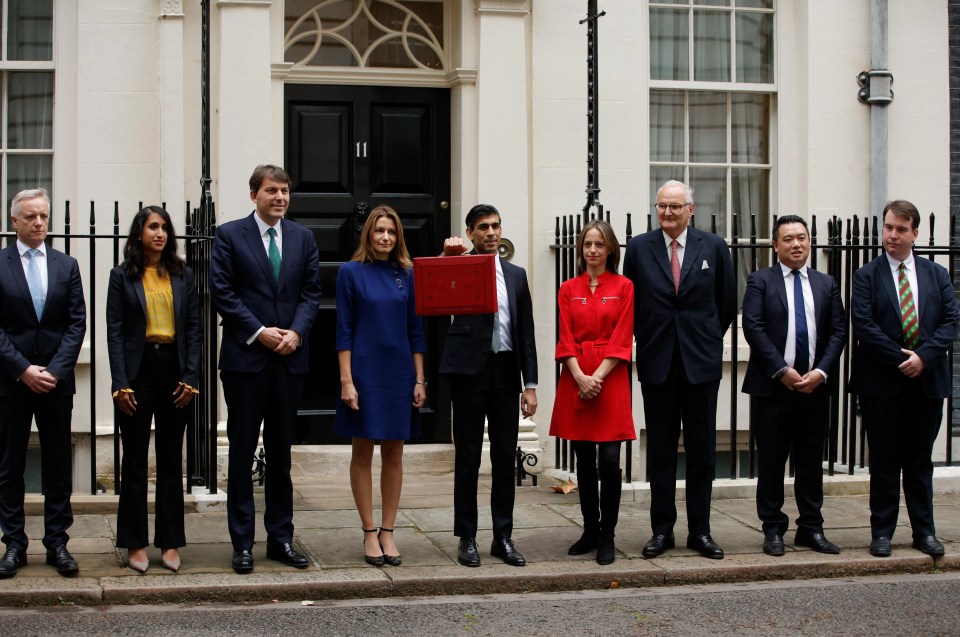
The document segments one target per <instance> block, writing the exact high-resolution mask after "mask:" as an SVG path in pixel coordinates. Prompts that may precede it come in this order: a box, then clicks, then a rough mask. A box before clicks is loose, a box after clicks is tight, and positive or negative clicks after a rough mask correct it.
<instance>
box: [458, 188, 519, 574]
mask: <svg viewBox="0 0 960 637" xmlns="http://www.w3.org/2000/svg"><path fill="white" fill-rule="evenodd" d="M466 225H467V230H466V234H467V238H469V239H470V240H471V241H472V242H473V248H474V249H473V251H472V252H471V254H497V248H498V246H499V245H500V236H501V233H502V230H501V228H500V213H499V212H498V211H497V209H496V208H494V207H493V206H491V205H488V204H479V205H476V206H474V207H473V208H471V209H470V212H468V213H467V218H466ZM465 251H466V246H464V245H463V240H462V239H460V238H459V237H451V238H449V239H447V240H446V241H445V242H444V245H443V252H444V254H445V255H459V254H462V253H463V252H465ZM496 261H497V304H498V307H499V311H498V312H497V313H496V314H473V315H463V316H456V317H454V319H453V323H452V324H451V325H450V328H449V330H447V340H446V343H445V344H444V348H443V355H442V357H441V359H440V373H441V374H444V375H445V376H446V377H447V378H449V379H450V383H451V386H452V390H453V391H452V393H453V439H454V443H455V446H456V457H455V468H454V495H453V504H454V526H453V532H454V534H455V535H456V536H458V537H459V538H460V544H459V546H458V549H457V560H458V561H459V562H460V563H461V564H463V565H464V566H480V554H479V552H478V550H477V542H476V537H477V475H478V473H479V471H480V455H481V453H482V450H483V426H484V421H485V420H486V421H487V423H488V428H487V431H488V435H489V437H490V462H491V465H492V472H493V485H492V489H491V493H490V513H491V517H492V519H493V545H492V546H491V548H490V554H491V555H492V556H494V557H498V558H500V559H502V560H503V561H504V562H506V563H507V564H510V565H512V566H524V565H525V564H526V560H525V559H524V557H523V555H522V554H521V553H520V551H518V550H517V548H516V545H515V544H514V542H513V539H512V538H511V536H512V534H513V501H514V487H513V477H514V474H513V467H514V459H515V452H516V448H517V435H518V433H519V425H520V420H519V418H518V417H517V395H518V394H520V410H521V412H522V413H523V415H524V417H529V416H532V415H533V414H534V413H536V411H537V393H536V387H537V345H536V341H535V340H534V334H533V303H532V302H531V300H530V288H529V287H528V285H527V273H526V272H525V271H524V270H523V268H521V267H518V266H515V265H513V264H512V263H510V262H509V261H505V260H504V259H502V258H500V257H499V256H498V257H497V258H496ZM521 390H522V393H521Z"/></svg>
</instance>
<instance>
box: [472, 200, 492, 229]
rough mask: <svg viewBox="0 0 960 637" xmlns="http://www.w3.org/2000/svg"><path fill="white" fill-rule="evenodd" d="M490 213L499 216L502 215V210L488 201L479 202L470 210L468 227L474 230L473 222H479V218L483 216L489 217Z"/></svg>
mask: <svg viewBox="0 0 960 637" xmlns="http://www.w3.org/2000/svg"><path fill="white" fill-rule="evenodd" d="M490 215H497V217H500V211H499V210H497V209H496V208H494V207H493V206H491V205H490V204H488V203H478V204H477V205H476V206H474V207H473V208H471V209H470V212H468V213H467V220H466V222H467V227H468V228H470V230H473V224H475V223H476V222H477V219H479V218H481V217H488V216H490Z"/></svg>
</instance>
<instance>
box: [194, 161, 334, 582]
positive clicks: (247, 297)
mask: <svg viewBox="0 0 960 637" xmlns="http://www.w3.org/2000/svg"><path fill="white" fill-rule="evenodd" d="M250 199H251V200H252V201H253V202H254V203H255V204H256V210H255V211H254V212H253V213H252V214H251V215H249V216H248V217H245V218H243V219H238V220H236V221H231V222H229V223H225V224H223V225H222V226H220V227H219V228H217V233H216V238H215V241H214V243H213V252H212V254H211V257H210V277H211V284H210V286H211V294H212V296H213V303H214V305H215V306H216V308H217V312H218V313H219V314H220V319H221V322H220V324H221V325H222V326H223V336H222V339H221V343H220V380H221V381H222V383H223V397H224V400H225V401H226V403H227V412H228V413H227V437H228V438H229V440H230V453H229V460H230V466H229V468H228V470H227V524H228V525H229V528H230V540H231V541H232V543H233V562H232V566H233V570H235V571H236V572H237V573H249V572H251V571H252V570H253V553H252V552H251V551H252V549H253V543H254V517H255V510H254V502H253V483H252V481H251V477H250V473H251V466H252V465H253V458H254V453H255V452H256V448H257V439H258V438H259V437H260V425H261V423H262V424H263V446H264V450H265V452H266V462H267V473H266V481H265V483H264V496H265V501H266V511H265V513H264V516H263V523H264V526H265V527H266V530H267V558H268V559H272V560H277V561H279V562H282V563H284V564H287V565H288V566H294V567H297V568H306V567H307V566H308V561H307V558H306V557H304V556H303V555H301V554H300V553H298V552H297V551H295V550H294V548H293V483H292V481H291V479H290V445H291V444H292V442H293V435H294V428H295V423H296V418H297V403H298V402H299V400H300V392H301V390H302V388H303V378H304V375H305V374H306V373H307V371H308V365H309V355H310V353H309V350H308V347H307V341H306V339H307V335H308V334H309V333H310V328H311V327H312V326H313V321H314V319H315V318H316V316H317V309H318V308H319V305H320V285H319V283H318V275H319V271H320V263H319V253H318V251H317V242H316V239H314V236H313V233H311V232H310V231H309V230H307V229H306V228H304V227H303V226H301V225H299V224H297V223H294V222H292V221H288V220H286V219H284V218H283V216H284V215H285V214H286V212H287V206H288V205H289V204H290V176H289V175H287V173H286V172H285V171H284V170H283V169H282V168H279V167H278V166H271V165H263V166H257V168H256V169H255V170H254V171H253V175H251V177H250Z"/></svg>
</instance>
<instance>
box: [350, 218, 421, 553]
mask: <svg viewBox="0 0 960 637" xmlns="http://www.w3.org/2000/svg"><path fill="white" fill-rule="evenodd" d="M412 266H413V263H412V262H411V261H410V255H409V254H408V253H407V247H406V244H405V243H404V241H403V226H402V225H401V224H400V217H399V216H398V215H397V213H396V211H394V210H393V208H390V207H389V206H377V207H376V208H374V209H373V211H372V212H371V213H370V216H369V217H368V218H367V221H366V223H364V225H363V231H362V232H361V233H360V245H359V247H357V251H356V252H355V253H354V255H353V258H352V260H351V261H349V262H348V263H344V264H343V266H341V268H340V272H339V274H338V275H337V353H338V356H339V361H340V400H338V401H337V415H336V418H335V420H334V429H333V430H334V433H335V434H337V435H339V436H350V437H351V438H352V439H353V455H352V457H351V460H350V488H351V489H352V490H353V499H354V502H356V504H357V512H358V513H359V514H360V522H361V523H362V528H363V554H364V559H366V561H367V563H369V564H372V565H374V566H382V565H383V564H384V563H387V564H390V565H392V566H399V565H400V551H399V550H397V545H396V543H395V542H394V538H393V525H394V522H395V521H396V519H397V509H398V507H399V506H400V488H401V485H402V484H403V442H404V440H408V439H409V438H411V437H412V436H416V435H419V433H420V418H419V409H420V407H422V406H423V405H424V403H425V402H426V399H427V382H426V380H424V377H423V352H424V351H425V350H426V344H425V341H424V338H423V324H422V323H421V321H420V317H418V316H417V314H416V311H415V308H416V304H415V302H414V295H413V269H412ZM376 440H379V441H380V460H381V471H380V496H381V500H382V506H381V508H382V517H381V521H380V524H381V526H380V528H379V529H377V527H376V526H374V523H373V478H372V473H371V465H372V461H373V447H374V442H375V441H376Z"/></svg>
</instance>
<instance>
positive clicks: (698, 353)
mask: <svg viewBox="0 0 960 637" xmlns="http://www.w3.org/2000/svg"><path fill="white" fill-rule="evenodd" d="M656 206H657V219H658V220H659V221H660V228H659V229H658V230H652V231H650V232H647V233H645V234H642V235H639V236H636V237H634V238H633V239H631V240H630V242H629V243H628V244H627V251H626V258H625V259H624V264H623V274H624V276H626V277H627V278H628V279H630V280H631V281H633V291H634V312H635V318H634V322H633V332H634V334H635V335H636V337H637V357H636V360H637V376H638V377H639V379H640V389H641V391H642V392H643V409H644V414H645V418H646V426H647V457H648V462H647V466H648V468H649V476H650V495H651V502H650V522H651V526H652V527H653V536H652V537H651V538H650V540H649V541H648V542H647V544H646V546H644V547H643V555H644V556H645V557H657V556H658V555H662V554H663V552H664V551H665V550H666V549H670V548H673V546H674V537H673V525H674V523H675V522H676V521H677V507H676V502H675V495H676V488H677V443H678V442H679V439H680V431H681V423H682V428H683V448H684V451H685V452H686V459H687V523H688V531H689V535H688V537H687V547H688V548H691V549H693V550H695V551H697V552H698V553H700V554H701V555H703V556H704V557H708V558H711V559H722V558H723V549H721V548H720V547H719V546H718V545H717V543H716V542H714V541H713V538H712V537H711V536H710V495H711V489H712V487H713V477H714V465H715V463H716V458H715V448H716V435H717V391H718V390H719V389H720V377H721V376H722V373H723V334H724V332H726V331H727V328H729V327H730V323H731V322H732V321H733V317H734V316H735V315H736V313H737V298H736V281H737V280H736V274H735V273H734V271H733V263H732V262H731V260H730V250H729V249H728V248H727V244H726V243H724V241H723V239H721V238H720V237H718V236H717V235H715V234H712V233H709V232H702V231H700V230H697V229H696V228H693V227H690V225H689V224H690V218H691V217H692V216H693V211H694V209H695V208H696V205H695V204H694V203H693V190H692V189H691V188H690V187H689V186H687V185H686V184H683V183H681V182H679V181H668V182H666V183H665V184H663V186H661V187H660V190H658V191H657V203H656Z"/></svg>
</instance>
